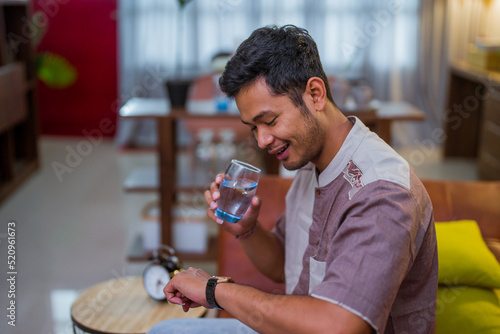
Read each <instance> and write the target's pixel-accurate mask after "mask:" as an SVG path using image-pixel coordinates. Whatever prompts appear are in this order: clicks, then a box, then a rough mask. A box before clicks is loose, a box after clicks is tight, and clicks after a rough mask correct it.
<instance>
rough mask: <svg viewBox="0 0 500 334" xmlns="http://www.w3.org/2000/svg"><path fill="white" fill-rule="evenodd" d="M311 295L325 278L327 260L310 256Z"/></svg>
mask: <svg viewBox="0 0 500 334" xmlns="http://www.w3.org/2000/svg"><path fill="white" fill-rule="evenodd" d="M309 268H310V270H309V295H310V294H311V292H312V290H313V289H314V288H315V287H316V286H317V285H318V284H319V283H321V282H322V281H323V279H324V278H325V270H326V262H321V261H317V260H315V259H313V258H312V257H311V258H310V266H309Z"/></svg>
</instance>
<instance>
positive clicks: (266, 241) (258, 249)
mask: <svg viewBox="0 0 500 334" xmlns="http://www.w3.org/2000/svg"><path fill="white" fill-rule="evenodd" d="M241 245H242V247H243V249H244V250H245V253H246V254H247V256H248V258H249V259H250V261H251V262H252V263H253V265H254V266H255V267H256V268H257V269H258V270H259V271H260V272H261V273H262V274H264V275H265V276H267V277H269V278H270V279H272V280H273V281H275V282H284V268H285V252H284V249H283V245H282V244H281V242H280V241H279V239H278V238H277V237H276V236H275V235H274V234H273V233H271V232H269V231H266V230H265V229H264V228H263V227H261V226H260V225H257V226H256V228H255V232H254V233H253V234H252V235H250V236H249V237H248V238H245V239H242V240H241Z"/></svg>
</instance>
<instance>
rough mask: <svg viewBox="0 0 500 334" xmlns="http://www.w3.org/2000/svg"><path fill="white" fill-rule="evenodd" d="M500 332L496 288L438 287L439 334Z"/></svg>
mask: <svg viewBox="0 0 500 334" xmlns="http://www.w3.org/2000/svg"><path fill="white" fill-rule="evenodd" d="M451 333H481V334H500V303H499V298H498V297H497V295H495V293H494V292H493V290H491V289H483V288H475V287H470V286H453V287H451V286H439V288H438V296H437V306H436V334H451Z"/></svg>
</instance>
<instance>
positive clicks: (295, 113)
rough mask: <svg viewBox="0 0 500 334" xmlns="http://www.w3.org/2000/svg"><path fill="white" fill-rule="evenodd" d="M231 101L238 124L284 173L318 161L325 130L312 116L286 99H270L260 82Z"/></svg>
mask: <svg viewBox="0 0 500 334" xmlns="http://www.w3.org/2000/svg"><path fill="white" fill-rule="evenodd" d="M235 99H236V104H237V105H238V109H239V110H240V114H241V120H242V121H243V123H245V124H247V125H248V126H249V127H250V128H251V130H252V132H253V134H254V135H255V138H256V139H257V142H258V145H259V147H260V148H262V149H266V150H267V151H268V153H269V154H274V155H276V157H277V158H278V159H279V160H280V161H281V162H282V163H283V166H284V167H285V168H286V169H288V170H295V169H298V168H301V167H303V166H305V165H306V164H307V163H308V162H310V161H312V162H313V163H315V161H316V160H317V159H318V158H319V155H320V153H321V150H322V148H323V143H324V139H325V130H324V129H323V128H322V127H321V125H320V123H319V122H318V120H317V119H316V118H315V117H314V116H313V114H312V112H310V111H309V112H310V114H309V115H307V116H306V115H303V114H302V113H301V112H300V110H299V109H298V108H297V107H296V106H295V105H294V104H293V103H292V101H291V100H290V99H289V98H288V96H274V95H272V93H271V91H270V90H269V88H268V87H267V85H266V83H265V80H264V79H259V80H257V81H256V82H255V83H254V84H252V85H251V86H249V87H247V88H245V89H242V90H241V91H240V92H239V93H238V94H237V95H236V97H235ZM308 108H309V110H311V108H310V107H308Z"/></svg>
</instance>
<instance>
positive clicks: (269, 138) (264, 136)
mask: <svg viewBox="0 0 500 334" xmlns="http://www.w3.org/2000/svg"><path fill="white" fill-rule="evenodd" d="M255 139H257V144H258V145H259V147H260V148H261V149H265V148H267V147H269V146H270V145H271V144H272V142H273V141H274V136H273V135H272V134H271V133H270V132H269V131H266V130H265V129H258V128H257V131H256V132H255Z"/></svg>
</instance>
